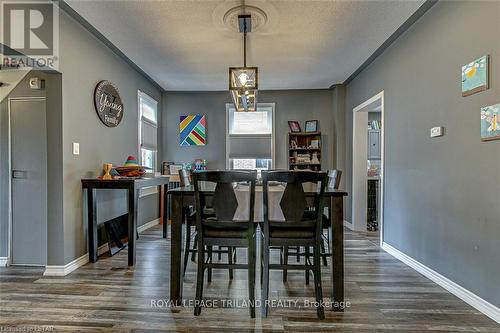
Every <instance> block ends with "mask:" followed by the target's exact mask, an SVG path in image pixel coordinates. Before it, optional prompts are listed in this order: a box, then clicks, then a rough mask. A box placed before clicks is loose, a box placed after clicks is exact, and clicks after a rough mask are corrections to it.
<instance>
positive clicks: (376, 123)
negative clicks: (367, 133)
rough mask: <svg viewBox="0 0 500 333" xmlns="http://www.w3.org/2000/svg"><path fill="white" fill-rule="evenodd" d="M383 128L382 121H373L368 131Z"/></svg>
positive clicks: (369, 123)
mask: <svg viewBox="0 0 500 333" xmlns="http://www.w3.org/2000/svg"><path fill="white" fill-rule="evenodd" d="M381 127H382V123H381V121H380V120H372V121H369V122H368V129H373V130H379V129H380V128H381Z"/></svg>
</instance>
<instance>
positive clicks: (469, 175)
mask: <svg viewBox="0 0 500 333" xmlns="http://www.w3.org/2000/svg"><path fill="white" fill-rule="evenodd" d="M499 17H500V2H497V1H491V2H481V3H479V2H472V1H471V2H458V1H457V2H451V1H440V2H439V3H438V4H437V5H435V6H434V7H433V8H432V9H431V10H430V11H429V12H427V13H426V14H425V15H424V16H423V17H422V18H421V19H420V20H419V21H418V22H417V23H416V24H415V25H414V26H413V27H411V28H410V29H409V30H408V31H407V32H406V33H405V34H404V35H403V36H401V37H400V38H399V40H397V41H396V43H395V44H393V45H392V46H391V47H390V48H389V49H388V50H386V51H385V53H384V54H382V56H381V57H379V58H378V59H377V60H376V61H375V62H374V63H372V64H371V65H370V66H369V67H368V68H367V69H366V70H364V71H363V72H362V73H361V74H360V75H359V76H358V77H357V78H356V79H355V80H354V81H352V82H351V83H350V84H349V85H348V87H347V106H346V119H347V121H346V124H347V125H346V130H347V133H348V134H347V142H346V150H347V157H348V158H347V161H348V163H347V164H348V171H349V172H348V173H347V175H348V178H349V179H348V182H347V183H348V191H349V193H350V192H351V188H350V185H351V181H350V179H351V172H352V148H351V147H352V109H353V108H354V107H356V106H357V105H359V104H360V103H362V102H364V101H365V100H367V99H368V98H370V97H372V96H374V95H375V94H377V93H379V92H380V91H382V90H383V91H384V92H385V95H384V98H385V172H384V174H385V197H384V240H385V242H387V243H388V244H390V245H391V246H393V247H395V248H397V249H398V250H400V251H402V252H403V253H405V254H407V255H409V256H410V257H412V258H414V259H415V260H417V261H419V262H421V263H423V264H424V265H426V266H428V267H430V268H431V269H433V270H435V271H437V272H439V273H440V274H442V275H444V276H446V277H447V278H449V279H451V280H452V281H454V282H456V283H458V284H459V285H461V286H463V287H465V288H466V289H468V290H470V291H472V292H473V293H475V294H477V295H479V296H480V297H482V298H484V299H486V300H488V301H489V302H491V303H492V304H494V305H496V306H500V288H498V281H500V256H499V255H498V250H499V244H500V243H499V239H500V205H499V202H500V173H499V167H500V141H492V142H487V143H484V142H481V140H480V117H479V112H480V107H482V106H486V105H491V104H495V103H499V102H500V81H499V78H500V66H499V65H498V64H499V63H500V39H499V38H498V34H499V32H500V20H499ZM484 54H490V56H491V67H490V68H491V75H490V84H491V88H490V89H489V90H487V91H485V92H481V93H477V94H475V95H472V96H469V97H462V96H461V80H460V73H461V66H462V65H463V64H466V63H468V62H470V61H472V60H473V59H475V58H477V57H479V56H482V55H484ZM433 126H445V127H446V135H445V136H444V137H441V138H435V139H431V138H430V137H429V130H430V128H431V127H433ZM349 207H350V206H349ZM348 212H349V214H347V215H348V216H347V218H349V219H350V210H349V211H348Z"/></svg>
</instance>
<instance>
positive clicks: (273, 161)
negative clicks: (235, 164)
mask: <svg viewBox="0 0 500 333" xmlns="http://www.w3.org/2000/svg"><path fill="white" fill-rule="evenodd" d="M259 108H271V112H272V122H273V124H272V126H273V127H272V134H271V164H272V166H273V169H275V168H276V145H275V144H276V122H275V114H276V103H257V110H258V109H259ZM231 109H234V105H233V104H231V103H227V104H226V169H227V170H229V169H230V168H231V163H230V162H229V142H230V141H229V138H230V137H231V136H237V137H266V138H267V137H269V134H255V135H251V134H229V110H231Z"/></svg>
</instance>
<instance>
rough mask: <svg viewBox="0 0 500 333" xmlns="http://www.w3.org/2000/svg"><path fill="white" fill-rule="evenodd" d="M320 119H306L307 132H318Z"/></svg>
mask: <svg viewBox="0 0 500 333" xmlns="http://www.w3.org/2000/svg"><path fill="white" fill-rule="evenodd" d="M318 123H319V121H318V120H307V121H306V126H305V127H306V128H305V131H306V133H311V132H317V131H318Z"/></svg>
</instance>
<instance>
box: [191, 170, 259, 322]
mask: <svg viewBox="0 0 500 333" xmlns="http://www.w3.org/2000/svg"><path fill="white" fill-rule="evenodd" d="M256 179H257V173H256V172H255V171H202V172H195V173H193V185H194V197H195V209H196V210H197V211H202V209H203V207H205V206H206V203H207V201H208V200H211V205H212V207H213V210H214V214H215V216H213V217H204V216H203V215H202V214H196V228H197V230H198V272H197V280H196V305H195V308H194V315H195V316H198V315H199V314H200V312H201V301H202V298H203V277H204V272H205V269H209V270H210V269H213V268H215V269H217V268H229V269H247V270H248V293H249V297H248V298H249V303H250V316H251V317H252V318H254V317H255V262H256V258H255V257H256V255H255V242H256V239H255V229H256V228H255V223H254V205H255V182H256ZM200 182H212V183H215V184H216V186H215V191H214V192H213V193H208V192H204V191H203V189H202V188H200ZM235 183H237V184H238V186H242V188H241V190H245V191H248V202H244V203H238V200H237V197H236V194H235V192H234V187H233V186H234V184H235ZM243 183H245V184H247V186H245V185H241V184H243ZM239 204H242V205H247V207H246V212H248V216H247V217H245V218H244V219H243V220H237V221H235V220H234V215H235V213H236V210H237V209H238V207H239ZM242 208H244V207H242ZM213 246H219V247H229V248H236V247H244V248H247V252H248V262H247V264H244V263H238V264H237V263H232V262H228V263H227V264H225V263H213V262H212V258H211V255H210V253H208V250H207V249H209V248H211V247H213ZM206 248H207V249H206ZM230 252H231V251H230ZM205 253H207V254H208V255H207V256H205Z"/></svg>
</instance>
